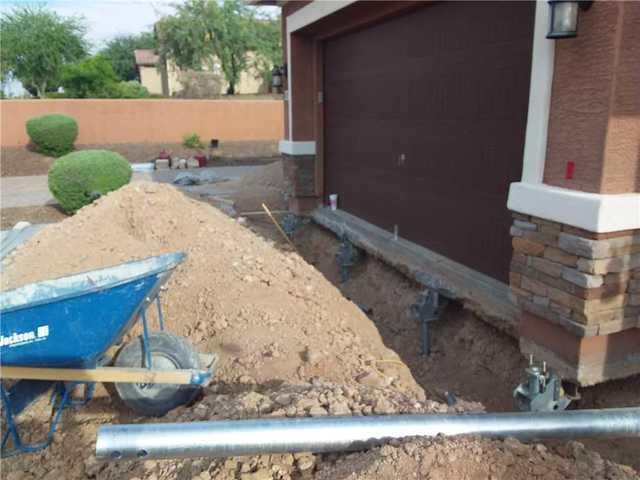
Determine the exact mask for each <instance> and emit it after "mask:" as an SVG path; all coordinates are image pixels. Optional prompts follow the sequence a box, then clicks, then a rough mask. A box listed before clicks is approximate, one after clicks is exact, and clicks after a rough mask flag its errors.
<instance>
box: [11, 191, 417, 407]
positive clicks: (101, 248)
mask: <svg viewBox="0 0 640 480" xmlns="http://www.w3.org/2000/svg"><path fill="white" fill-rule="evenodd" d="M173 251H183V252H186V253H187V260H186V261H185V263H184V264H183V265H181V266H180V267H179V268H178V269H177V270H176V271H175V272H174V274H173V275H172V277H171V279H170V280H169V282H168V284H167V291H166V292H165V293H164V294H163V295H162V304H163V307H164V313H165V316H166V319H167V325H168V328H169V329H170V330H171V331H174V332H175V333H177V334H180V335H183V336H185V337H187V338H189V339H190V341H191V342H192V343H194V344H195V345H196V346H197V347H198V349H199V350H201V351H212V352H216V353H218V354H219V355H220V357H221V366H220V370H219V373H218V378H219V379H220V380H222V381H229V382H233V381H237V380H238V379H241V378H242V379H246V378H250V379H251V380H253V381H257V382H259V383H261V382H265V381H271V380H283V381H288V382H291V381H295V380H300V381H302V380H305V379H308V378H310V377H312V376H322V377H324V378H327V379H330V380H333V381H336V382H340V383H354V382H357V381H360V382H365V383H369V384H374V385H390V384H393V385H394V386H395V387H396V388H398V389H399V390H401V391H405V392H407V393H411V394H413V395H417V396H418V397H422V396H423V392H422V389H421V388H420V387H419V386H418V385H417V384H416V383H415V381H414V379H413V377H412V376H411V374H410V372H409V370H408V369H407V367H406V366H405V365H404V364H403V363H402V362H401V361H400V360H399V357H398V356H397V355H396V354H395V353H394V352H393V351H391V350H389V349H387V348H386V347H385V346H384V344H383V343H382V340H381V338H380V335H379V334H378V331H377V330H376V328H375V326H374V325H373V324H372V323H371V321H370V320H369V319H368V318H367V316H366V315H365V314H364V313H363V312H362V311H361V310H360V309H359V308H358V307H357V306H356V305H355V304H353V303H351V302H349V301H348V300H346V299H345V298H344V297H343V296H342V295H341V294H340V292H339V291H338V290H337V289H336V288H335V287H333V286H332V285H331V284H330V283H329V282H327V281H326V280H325V278H324V277H323V276H322V274H320V273H319V272H318V271H317V270H316V269H314V268H313V267H311V266H310V265H309V264H307V263H306V262H305V261H304V260H303V259H302V258H301V257H300V256H299V255H298V254H296V253H294V252H289V251H284V250H279V249H277V248H274V246H273V245H272V244H270V243H268V242H267V241H265V240H263V239H261V238H260V237H257V236H256V235H254V234H253V233H252V232H251V231H249V230H248V229H246V228H244V227H243V226H241V225H240V224H238V223H237V222H236V221H234V220H232V219H230V218H228V217H227V216H225V215H224V214H222V213H221V212H220V211H219V210H217V209H215V208H213V207H211V206H209V205H206V204H204V203H201V202H197V201H195V200H192V199H189V198H188V197H186V196H185V195H183V194H182V193H180V192H179V191H178V190H176V189H175V188H173V187H171V186H168V185H162V184H154V183H145V182H141V183H136V184H132V185H129V186H127V187H125V188H122V189H120V190H118V191H116V192H113V193H111V194H109V195H107V196H105V197H103V198H101V199H100V200H99V201H97V202H95V203H93V204H92V205H89V206H87V207H85V208H83V209H82V210H80V211H79V212H78V213H77V214H76V215H75V216H73V217H70V218H68V219H66V220H64V221H62V222H60V223H57V224H55V225H52V226H50V227H47V228H45V229H44V230H43V231H42V232H40V233H39V234H37V235H36V236H34V237H33V238H32V239H31V240H30V241H29V242H28V243H26V244H24V245H23V246H22V247H21V248H19V249H18V250H17V251H15V253H14V254H12V255H11V256H10V257H9V258H8V265H7V266H6V270H5V271H4V273H3V275H2V280H1V285H2V288H3V289H7V288H13V287H17V286H19V285H23V284H26V283H31V282H36V281H39V280H43V279H49V278H55V277H60V276H64V275H68V274H72V273H78V272H82V271H87V270H93V269H97V268H101V267H105V266H110V265H116V264H118V263H122V262H126V261H129V260H132V259H138V258H144V257H148V256H151V255H158V254H161V253H166V252H173ZM151 314H152V315H151V318H152V322H153V321H154V320H153V317H154V312H153V311H152V312H151Z"/></svg>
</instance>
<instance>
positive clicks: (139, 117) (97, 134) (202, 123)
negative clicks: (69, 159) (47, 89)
mask: <svg viewBox="0 0 640 480" xmlns="http://www.w3.org/2000/svg"><path fill="white" fill-rule="evenodd" d="M45 113H63V114H66V115H70V116H72V117H74V118H75V119H76V121H77V122H78V125H79V127H80V134H79V136H78V140H77V142H76V143H78V144H80V145H82V144H84V145H90V144H102V143H147V142H149V143H151V142H181V141H182V137H183V135H184V134H185V133H191V132H196V133H197V134H199V135H200V136H201V137H202V138H203V139H209V138H218V139H220V140H223V141H236V140H237V141H242V140H279V139H281V138H282V136H283V133H284V132H283V130H284V118H283V108H282V101H280V100H171V99H166V100H165V99H159V100H156V99H146V100H102V99H95V100H93V99H92V100H70V99H64V100H2V101H0V144H1V145H2V146H20V145H26V144H27V143H28V142H29V137H28V136H27V133H26V129H25V124H26V122H27V120H28V119H30V118H32V117H35V116H38V115H43V114H45Z"/></svg>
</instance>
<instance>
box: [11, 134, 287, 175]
mask: <svg viewBox="0 0 640 480" xmlns="http://www.w3.org/2000/svg"><path fill="white" fill-rule="evenodd" d="M277 143H278V142H277V141H273V140H265V141H250V142H249V141H247V142H220V147H219V148H217V149H215V150H213V155H214V158H215V160H214V161H213V162H209V166H212V167H213V166H228V165H261V164H267V163H270V162H272V161H273V160H274V158H277V157H278V155H279V154H278V145H277ZM76 149H77V150H89V149H99V150H112V151H114V152H118V153H119V154H120V155H122V156H123V157H125V158H126V159H127V160H129V161H130V162H131V163H144V162H150V161H152V160H154V159H155V158H157V156H158V153H159V152H160V151H161V150H163V149H164V150H166V151H168V152H171V153H172V154H173V155H177V156H180V157H190V156H192V155H195V154H196V153H198V150H197V149H191V148H185V147H183V146H182V145H181V144H179V143H121V144H100V145H78V146H76ZM202 151H203V152H205V153H206V154H209V150H208V149H203V150H202ZM54 160H55V159H54V158H51V157H47V156H45V155H42V154H40V153H38V152H35V151H33V150H32V149H31V148H30V147H2V149H1V150H0V176H3V177H18V176H28V175H46V174H47V172H48V171H49V168H50V167H51V164H52V163H53V161H54Z"/></svg>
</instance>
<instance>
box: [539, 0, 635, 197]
mask: <svg viewBox="0 0 640 480" xmlns="http://www.w3.org/2000/svg"><path fill="white" fill-rule="evenodd" d="M639 24H640V2H594V3H593V6H592V7H591V8H590V9H589V10H588V11H586V12H581V13H580V21H579V28H578V36H577V37H576V38H572V39H566V40H559V41H556V49H555V50H556V55H555V72H554V80H553V90H552V99H551V113H550V119H549V137H548V149H547V159H546V164H545V174H544V182H545V183H548V184H550V185H557V186H561V187H565V188H571V189H575V190H582V191H587V192H595V193H625V192H634V191H640V166H639V163H640V60H639V59H640V28H639V27H638V25H639ZM569 161H572V162H574V163H575V172H574V178H573V179H566V178H565V174H566V169H567V163H568V162H569Z"/></svg>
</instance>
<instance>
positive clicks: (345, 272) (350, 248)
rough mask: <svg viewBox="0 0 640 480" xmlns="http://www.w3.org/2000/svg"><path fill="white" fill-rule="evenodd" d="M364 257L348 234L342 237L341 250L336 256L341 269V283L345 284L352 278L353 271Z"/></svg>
mask: <svg viewBox="0 0 640 480" xmlns="http://www.w3.org/2000/svg"><path fill="white" fill-rule="evenodd" d="M361 256H362V255H361V254H360V251H359V250H358V248H357V247H356V246H355V245H354V244H353V243H352V242H351V240H349V237H348V236H347V235H346V234H343V235H342V236H341V237H340V248H339V249H338V253H337V254H336V261H337V262H338V267H340V283H345V282H346V281H347V280H349V277H350V276H351V269H352V268H353V267H354V266H355V265H356V263H358V260H359V259H360V257H361Z"/></svg>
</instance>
